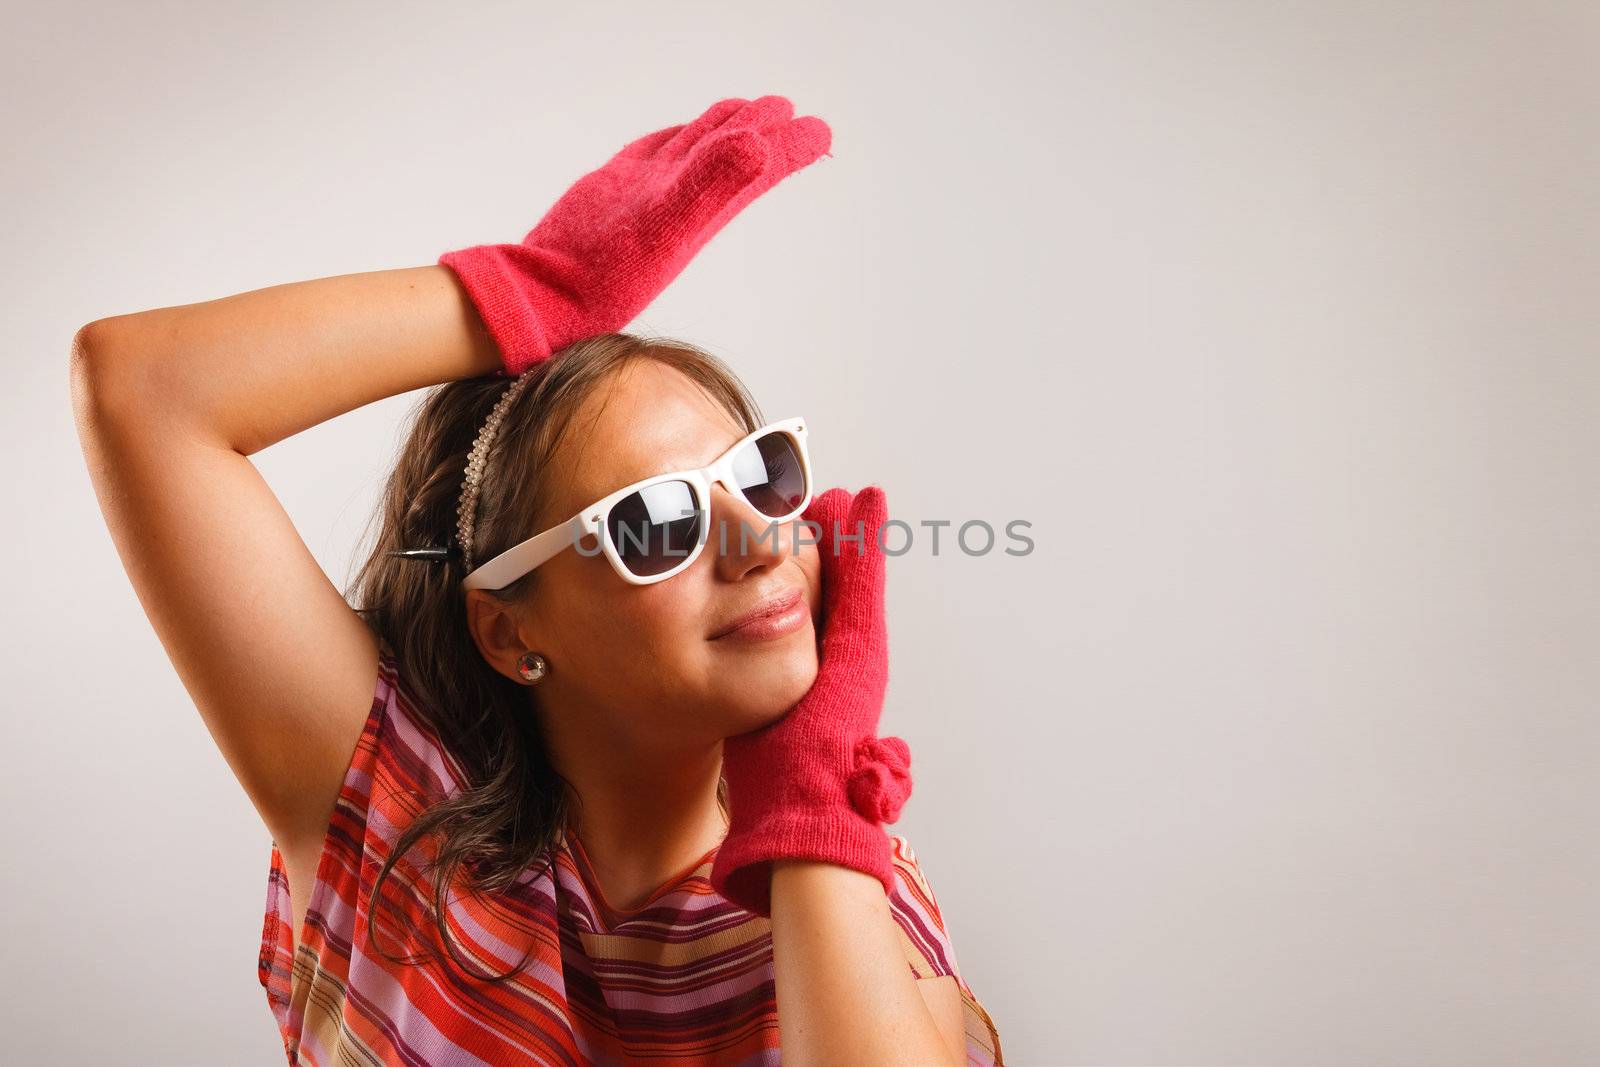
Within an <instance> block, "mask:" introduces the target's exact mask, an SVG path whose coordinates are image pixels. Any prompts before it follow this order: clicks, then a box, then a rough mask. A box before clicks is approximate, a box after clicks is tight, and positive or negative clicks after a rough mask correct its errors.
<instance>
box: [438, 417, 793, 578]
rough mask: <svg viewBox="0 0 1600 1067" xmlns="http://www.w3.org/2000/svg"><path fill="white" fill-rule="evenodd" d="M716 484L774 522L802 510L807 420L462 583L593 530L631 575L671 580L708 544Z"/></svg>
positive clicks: (505, 571) (744, 444) (578, 522)
mask: <svg viewBox="0 0 1600 1067" xmlns="http://www.w3.org/2000/svg"><path fill="white" fill-rule="evenodd" d="M717 482H720V483H722V485H723V486H725V487H726V488H727V490H728V491H729V492H730V493H732V494H734V495H735V496H737V497H739V498H740V499H742V500H744V501H745V502H746V503H747V504H749V505H750V506H751V507H752V508H754V509H755V510H756V511H757V512H759V513H760V514H761V515H762V516H764V517H765V518H766V519H768V520H769V522H771V523H780V522H785V521H787V520H789V519H792V518H794V517H795V516H796V515H799V514H800V513H801V512H803V511H804V510H805V509H806V505H807V504H809V503H811V493H812V485H811V455H810V453H809V451H808V450H807V448H806V421H805V419H803V418H801V417H799V416H798V415H797V416H795V417H794V418H791V419H783V420H780V421H778V422H774V423H769V424H767V425H766V426H763V427H762V428H761V429H759V430H756V431H755V432H754V433H750V434H747V435H746V436H744V437H742V438H740V439H739V440H738V441H737V442H736V443H735V444H734V445H733V447H732V448H730V449H728V450H727V451H726V452H724V453H723V454H722V455H721V456H719V457H718V458H717V459H715V460H713V461H712V462H711V463H709V464H707V465H706V466H704V467H701V468H700V469H699V470H687V471H672V472H670V473H667V474H657V475H654V476H652V477H649V478H645V479H643V480H642V481H637V482H634V483H633V484H631V485H625V486H623V487H622V488H621V489H618V490H617V491H616V492H614V493H611V494H610V495H608V496H604V497H602V498H600V499H599V500H597V501H595V502H594V503H593V504H590V505H589V506H588V507H586V508H584V509H583V510H582V511H580V512H578V513H577V514H576V515H574V516H572V518H570V519H568V520H567V521H566V522H563V523H561V524H560V525H558V526H552V527H551V528H550V529H548V530H546V531H544V532H543V533H540V534H535V535H534V536H532V537H530V538H528V539H527V540H526V541H523V542H521V543H520V544H517V545H514V546H512V547H511V548H508V549H506V550H505V551H504V552H502V553H500V554H499V555H498V556H496V557H494V558H493V559H491V560H489V561H488V562H487V563H484V564H483V565H482V566H480V567H477V568H475V569H474V570H473V571H472V573H470V574H468V575H467V576H466V578H465V579H463V581H462V583H461V584H462V587H463V588H465V589H500V588H503V587H504V586H507V585H510V584H511V583H512V582H514V581H516V580H517V579H518V578H521V577H522V576H523V575H524V574H527V573H528V572H529V571H531V570H533V569H534V568H535V567H537V566H539V565H540V564H542V563H544V562H545V561H546V560H549V559H550V558H552V557H553V556H555V554H556V553H558V552H560V551H561V550H562V549H564V548H567V547H568V546H570V545H576V544H577V543H578V542H579V541H580V540H582V539H583V538H584V537H585V536H587V535H591V534H592V535H593V536H594V537H596V538H597V539H598V540H599V541H600V546H601V548H602V550H603V551H604V552H605V555H606V558H607V559H609V560H610V561H611V566H612V569H614V570H615V571H616V572H617V573H618V574H620V575H621V576H622V578H623V580H624V581H627V582H631V583H633V584H634V585H650V584H652V583H654V582H661V581H665V580H666V579H668V578H671V577H672V576H673V575H674V574H678V573H680V572H682V571H683V570H684V569H685V568H687V567H688V566H689V565H690V564H691V563H693V562H694V561H695V559H697V558H698V557H699V555H700V552H701V550H702V549H703V548H705V545H706V541H707V540H708V539H709V533H710V526H711V523H710V521H709V520H710V515H711V486H712V485H713V484H715V483H717ZM743 535H744V532H743V531H742V530H741V536H743Z"/></svg>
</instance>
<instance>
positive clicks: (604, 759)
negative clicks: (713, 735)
mask: <svg viewBox="0 0 1600 1067" xmlns="http://www.w3.org/2000/svg"><path fill="white" fill-rule="evenodd" d="M552 719H557V720H559V721H558V722H549V721H547V728H546V729H545V731H544V733H545V737H546V739H547V742H548V743H549V745H550V749H551V759H552V762H553V763H554V765H555V767H556V769H557V770H558V771H560V773H561V775H562V777H564V778H565V779H566V780H567V782H568V784H569V785H570V786H571V789H572V792H573V793H575V794H576V796H575V798H574V803H573V805H572V815H571V818H570V820H569V828H570V829H571V830H572V831H573V832H574V833H575V834H577V836H578V837H579V838H581V840H582V843H583V850H584V853H585V854H586V855H587V856H588V858H589V862H590V864H591V866H592V867H593V868H594V874H595V876H596V878H597V879H599V881H600V888H601V891H602V892H603V893H604V894H605V896H606V899H607V900H608V901H609V902H610V903H611V904H612V905H613V906H614V907H617V908H621V909H628V908H632V907H635V906H637V905H638V904H640V903H642V902H643V901H644V900H646V899H648V898H649V896H650V895H651V894H652V893H654V892H655V891H656V890H657V889H659V888H660V887H661V886H662V885H663V884H665V883H666V882H667V881H668V880H669V879H671V878H672V877H673V876H675V875H677V874H679V873H681V872H682V871H683V870H684V868H686V867H688V866H689V865H690V864H691V863H693V862H694V861H695V860H697V859H699V858H700V857H702V856H704V855H705V854H706V853H707V852H709V851H710V850H711V849H712V848H714V847H715V846H716V845H717V844H718V842H720V841H721V840H722V838H723V835H724V834H725V833H726V831H727V821H726V818H725V816H724V815H723V813H722V809H721V806H720V805H719V804H718V802H717V783H718V779H719V778H720V777H721V773H722V742H721V740H717V741H715V742H713V743H709V744H700V745H697V746H690V747H671V748H668V747H664V746H662V745H660V744H643V743H637V742H634V743H630V741H629V740H628V739H625V738H619V737H617V736H615V735H611V736H604V737H602V736H599V735H598V733H596V732H594V731H589V730H583V729H575V728H571V726H570V724H574V723H594V722H597V721H599V720H598V719H596V718H588V717H584V716H570V717H561V716H552ZM563 727H566V728H563Z"/></svg>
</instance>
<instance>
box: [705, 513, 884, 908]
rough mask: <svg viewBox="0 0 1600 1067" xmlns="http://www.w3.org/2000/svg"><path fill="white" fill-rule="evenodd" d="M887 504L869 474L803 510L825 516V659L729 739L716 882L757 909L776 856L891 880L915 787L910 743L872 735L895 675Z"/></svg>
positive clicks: (768, 892) (812, 516)
mask: <svg viewBox="0 0 1600 1067" xmlns="http://www.w3.org/2000/svg"><path fill="white" fill-rule="evenodd" d="M886 517H887V507H886V504H885V501H884V495H883V490H882V489H881V488H879V487H878V486H873V485H869V486H867V487H866V488H865V489H863V490H861V492H859V493H857V494H856V495H855V496H854V497H852V496H851V495H850V494H849V493H847V492H846V491H845V490H843V489H838V488H835V489H830V490H828V491H827V492H825V493H823V494H822V495H821V496H819V497H817V498H816V499H815V500H813V501H812V503H811V506H810V507H808V508H807V509H806V511H805V513H804V515H803V518H805V519H807V520H809V521H812V522H816V523H818V524H819V525H820V526H821V528H822V529H821V531H820V539H819V543H818V546H817V548H818V552H819V553H820V555H821V557H822V586H823V634H822V662H821V664H820V666H819V667H818V670H817V677H816V680H815V681H814V682H813V683H812V685H811V688H810V689H809V690H807V692H806V694H805V696H803V697H802V698H801V699H800V702H799V703H798V704H796V705H795V706H794V707H793V708H792V709H790V710H789V712H788V713H787V714H786V715H785V716H784V717H783V718H782V719H779V720H778V721H777V722H775V723H772V724H770V725H768V726H764V727H762V728H761V729H759V730H754V731H751V732H749V733H745V734H740V735H738V736H735V737H730V738H728V739H727V740H725V741H724V742H723V766H722V770H723V777H724V778H726V779H727V782H728V803H729V807H730V808H731V809H732V810H731V812H730V815H731V821H730V823H729V827H728V835H727V837H726V838H725V839H724V841H723V843H722V848H721V849H720V850H719V851H718V852H717V857H716V862H715V863H714V865H713V866H712V870H711V882H712V884H713V885H714V886H715V887H716V889H717V891H718V892H719V893H721V894H722V895H723V896H725V897H727V898H728V899H729V900H732V901H734V902H736V903H738V904H739V905H740V906H742V907H744V908H746V909H747V910H749V911H752V912H755V913H756V914H758V915H763V916H770V915H771V914H772V903H771V896H772V861H774V860H777V859H805V860H820V861H824V862H828V863H835V864H838V865H840V866H844V867H851V868H854V869H855V870H858V871H863V872H865V873H867V874H871V875H873V876H875V877H876V878H877V879H878V880H879V881H880V882H882V883H883V885H884V890H885V892H888V891H890V890H892V888H893V878H894V872H893V867H892V862H891V857H890V847H889V835H888V834H887V833H886V832H885V831H884V829H883V826H882V824H883V823H892V822H894V821H895V820H896V819H897V818H899V815H900V809H901V807H902V806H903V805H904V804H905V802H906V800H907V798H909V797H910V795H911V749H910V747H909V746H908V745H907V744H906V742H905V741H904V740H902V739H901V738H898V737H884V738H880V737H877V736H875V735H876V732H877V729H878V720H879V717H880V715H881V714H882V711H883V698H884V692H885V690H886V689H887V687H888V682H889V637H888V629H887V626H886V625H885V621H884V555H883V551H882V549H881V548H880V547H879V544H878V538H879V531H880V530H881V528H882V526H883V523H884V520H885V518H886Z"/></svg>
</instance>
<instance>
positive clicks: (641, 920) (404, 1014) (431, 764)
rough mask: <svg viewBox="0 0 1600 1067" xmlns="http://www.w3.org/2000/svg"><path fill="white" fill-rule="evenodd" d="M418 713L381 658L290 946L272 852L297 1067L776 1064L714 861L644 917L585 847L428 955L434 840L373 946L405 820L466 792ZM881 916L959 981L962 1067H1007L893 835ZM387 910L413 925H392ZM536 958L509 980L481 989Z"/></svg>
mask: <svg viewBox="0 0 1600 1067" xmlns="http://www.w3.org/2000/svg"><path fill="white" fill-rule="evenodd" d="M426 721H427V720H426V719H425V718H423V717H420V716H419V715H418V714H417V713H416V706H415V704H414V703H413V701H412V700H411V698H410V696H409V695H408V694H407V692H406V691H405V689H404V688H403V686H402V685H401V681H400V672H399V670H398V668H397V664H396V661H395V658H394V656H393V655H392V653H391V652H390V650H389V649H388V647H387V646H384V648H383V650H382V653H381V655H380V658H379V667H378V680H377V690H376V693H375V694H374V697H373V703H372V709H371V711H370V713H369V714H368V717H367V721H366V724H365V726H364V727H363V729H362V734H361V739H360V741H359V742H358V744H357V745H356V749H355V754H354V756H353V758H352V760H351V763H350V767H349V770H348V771H347V772H346V774H345V779H344V783H343V786H342V787H341V789H340V793H339V799H338V802H337V803H336V805H335V808H334V812H333V816H332V819H331V820H330V822H329V826H328V832H327V837H326V839H325V841H324V845H323V852H322V856H321V859H320V861H319V864H318V870H317V878H316V883H315V885H314V887H313V889H312V891H311V900H310V904H309V907H308V909H307V913H306V920H305V924H304V927H303V929H302V930H301V931H300V932H299V933H300V935H301V936H300V938H299V939H298V940H296V939H295V938H294V936H293V934H294V931H293V930H292V929H291V928H292V925H293V918H292V916H293V912H292V911H291V909H290V903H289V884H288V879H287V877H286V875H285V873H284V867H283V859H282V856H281V855H280V853H279V851H278V849H277V847H276V845H274V846H273V848H272V854H271V864H270V869H269V872H268V878H267V900H266V914H265V922H264V924H263V927H262V933H261V951H260V955H259V957H258V962H257V976H258V978H259V980H260V982H261V985H262V987H263V989H264V990H265V991H266V995H267V1003H268V1005H269V1007H270V1008H271V1010H272V1013H273V1016H274V1017H275V1018H276V1020H277V1024H278V1030H279V1032H280V1034H281V1036H282V1038H283V1044H284V1052H285V1054H286V1055H287V1056H288V1061H289V1064H290V1065H291V1067H294V1065H297V1064H305V1065H319V1067H322V1065H326V1067H333V1065H340V1067H350V1065H365V1064H404V1065H412V1067H420V1065H435V1064H452V1065H454V1064H463V1065H477V1064H485V1065H494V1067H513V1065H523V1064H539V1065H548V1064H595V1065H612V1064H618V1065H620V1064H628V1063H640V1062H649V1063H652V1064H658V1065H662V1067H674V1065H680V1064H703V1065H710V1067H736V1065H738V1067H745V1065H756V1064H776V1063H778V1062H779V1048H778V1016H777V1000H776V993H775V988H776V987H775V984H774V980H773V960H772V937H771V931H772V924H771V920H770V919H766V918H763V917H761V916H758V915H754V914H752V913H751V912H748V911H745V910H744V909H743V908H740V907H739V906H737V905H735V904H733V903H731V902H730V901H728V900H726V899H724V898H723V897H722V896H721V895H720V894H718V893H717V892H716V891H715V890H714V889H713V888H712V886H711V881H710V877H711V865H712V860H713V858H714V857H715V855H716V849H712V850H711V851H710V852H707V853H706V854H705V855H704V856H702V857H701V858H700V859H699V861H698V862H696V863H695V864H693V865H692V866H691V867H690V868H689V869H687V870H685V871H683V872H682V873H681V874H680V875H678V876H677V877H675V878H673V879H670V880H669V881H668V882H667V883H666V884H665V885H663V886H662V887H661V888H660V889H658V890H657V891H656V893H655V894H654V895H652V896H651V898H650V899H649V900H647V901H646V902H645V903H644V904H643V905H641V906H640V907H638V908H636V909H633V910H630V911H620V910H618V909H616V908H614V907H612V906H611V904H610V903H609V902H608V901H606V899H605V897H604V896H603V894H601V893H600V892H599V890H598V889H597V879H596V878H595V877H594V872H593V868H592V866H591V864H590V862H589V859H588V856H587V855H586V854H585V853H584V851H583V846H582V842H581V841H580V840H579V839H578V837H577V836H576V835H572V834H568V835H566V836H565V839H564V841H563V842H562V844H561V846H560V847H559V848H558V849H556V850H555V851H554V855H553V859H554V863H553V864H551V865H549V866H546V865H545V864H543V863H540V864H536V865H535V866H534V867H533V868H532V869H530V870H528V871H525V872H523V876H522V877H521V878H520V879H519V880H518V881H517V883H516V884H515V885H514V886H512V888H511V889H510V890H508V891H506V892H503V893H498V894H493V895H488V896H477V895H473V894H469V893H467V892H466V891H465V889H464V887H463V888H460V889H458V888H457V887H456V886H451V887H450V892H449V893H448V894H446V899H447V902H448V907H447V918H448V922H449V926H450V930H451V934H452V943H453V946H454V948H455V951H456V953H457V954H458V955H461V956H463V957H464V958H466V959H467V960H468V961H469V964H470V967H471V972H470V973H469V971H465V970H463V969H462V968H461V967H460V966H458V965H457V964H455V963H453V962H451V961H449V959H448V957H447V956H446V957H445V959H444V962H441V961H440V959H439V958H426V959H420V958H421V957H427V956H428V955H429V951H428V950H429V949H434V950H438V949H440V948H441V946H440V944H439V941H438V937H437V930H436V928H435V927H434V925H433V923H432V921H431V919H430V917H429V912H428V901H429V898H430V896H431V892H430V890H431V884H430V883H429V881H428V880H427V878H426V877H425V876H426V869H427V868H426V860H427V859H428V857H429V856H430V855H432V852H431V851H429V849H430V847H431V846H430V845H428V844H419V845H417V846H414V847H413V849H412V850H411V851H409V852H408V853H407V854H406V855H405V856H403V857H402V858H401V859H400V860H399V861H397V862H396V864H395V866H394V868H393V870H392V871H391V872H390V875H389V878H388V879H387V880H386V881H385V883H384V888H383V894H384V897H385V899H386V900H389V901H392V902H393V903H394V904H395V905H396V907H395V908H394V910H393V911H390V910H389V909H388V908H385V909H384V911H383V912H382V913H381V914H380V916H379V926H378V929H377V935H378V943H379V945H380V946H382V947H383V948H385V949H387V950H388V952H389V953H390V954H391V955H394V956H397V957H400V958H401V959H405V958H406V957H408V956H413V957H418V958H419V959H420V962H414V963H410V964H407V963H400V962H393V961H390V960H388V959H385V958H384V957H383V956H382V955H381V954H379V953H377V952H375V951H372V950H371V949H370V947H369V946H368V944H367V928H368V925H369V920H370V917H371V913H370V911H369V903H368V901H369V895H370V893H371V890H372V885H373V883H374V881H375V880H376V876H377V873H378V871H379V870H380V869H381V867H382V865H383V863H384V862H385V861H386V860H387V859H388V857H389V854H390V852H391V846H392V844H393V843H394V841H395V840H396V839H397V837H398V835H399V833H400V832H401V831H402V830H403V829H404V828H405V826H406V825H407V824H408V823H409V822H410V820H411V819H413V818H415V817H416V815H417V814H418V813H419V812H420V811H421V810H423V808H424V807H425V806H426V804H428V803H431V802H432V801H433V800H434V799H436V798H437V797H439V796H444V795H448V794H449V793H450V792H452V791H453V790H454V789H457V788H459V783H460V782H461V781H462V775H461V773H460V768H459V765H458V764H456V762H455V761H454V760H453V759H452V758H451V756H450V754H449V753H448V752H447V751H446V750H445V748H444V747H443V746H442V745H441V743H440V741H439V738H438V737H437V735H436V734H434V733H433V732H432V731H431V730H430V729H429V728H428V727H427V726H426ZM891 842H892V844H893V854H894V867H895V891H894V892H893V893H892V894H891V895H890V910H891V913H892V914H893V916H894V919H895V922H896V925H897V926H898V928H899V931H900V941H901V947H902V948H903V950H904V952H905V956H906V961H907V964H908V965H909V966H910V968H911V971H912V973H913V974H914V975H915V976H916V977H917V978H919V979H920V978H932V977H936V976H940V975H951V976H954V977H955V979H956V983H957V985H958V986H959V988H960V991H961V996H962V1003H963V1006H964V1018H965V1030H966V1042H967V1062H968V1063H969V1064H1000V1063H1003V1060H1002V1058H1001V1053H1000V1038H999V1034H998V1032H997V1031H996V1029H995V1025H994V1022H993V1020H992V1019H991V1018H990V1016H989V1014H988V1012H987V1011H986V1010H985V1009H984V1008H983V1006H982V1005H981V1004H980V1003H979V1002H978V1000H977V998H976V997H975V996H974V994H973V992H972V990H971V988H970V987H968V985H967V983H966V981H965V979H963V978H962V977H961V974H960V972H959V970H958V969H957V961H956V954H955V947H954V945H953V944H952V942H951V939H950V936H949V933H948V931H947V929H946V926H945V922H944V918H943V916H942V914H941V913H940V909H939V904H938V901H937V899H936V898H935V897H934V894H933V890H932V888H931V887H930V886H929V884H928V880H927V878H926V876H925V875H924V873H923V871H922V868H921V866H920V865H919V863H918V862H917V858H916V854H915V853H914V852H913V851H912V848H911V845H910V844H909V842H907V841H906V839H905V838H904V837H903V836H900V835H891ZM393 915H401V916H404V917H405V919H406V921H405V922H404V924H403V925H402V924H397V923H396V922H395V921H394V919H393V918H392V916H393ZM524 957H526V958H527V959H528V961H529V962H528V964H527V966H526V967H524V968H523V969H522V970H521V971H520V972H519V973H518V974H516V975H515V976H514V977H512V978H510V979H507V980H505V981H501V982H495V981H490V980H488V976H489V975H498V974H502V973H504V972H506V971H509V970H511V969H512V968H514V967H515V966H516V965H517V964H518V963H519V962H520V961H522V960H523V959H524Z"/></svg>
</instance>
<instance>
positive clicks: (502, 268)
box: [438, 245, 553, 378]
mask: <svg viewBox="0 0 1600 1067" xmlns="http://www.w3.org/2000/svg"><path fill="white" fill-rule="evenodd" d="M513 249H518V250H520V249H521V246H517V245H510V246H508V245H474V246H473V247H471V248H462V249H457V250H456V251H453V252H446V253H445V254H444V255H442V256H440V257H439V260H438V263H439V265H440V266H443V267H448V268H449V269H450V270H451V271H452V272H454V274H455V276H456V277H457V278H459V279H460V280H461V284H462V286H463V287H464V288H465V289H466V291H467V295H468V296H470V297H471V298H472V303H473V306H474V307H476V308H477V309H478V314H479V316H480V317H482V319H483V323H484V325H485V326H486V327H488V329H489V335H490V336H491V337H493V338H494V343H495V344H496V345H497V346H498V347H499V349H500V358H501V364H502V370H501V371H500V375H501V376H502V377H509V378H515V377H517V376H519V375H521V374H522V372H523V371H525V370H527V369H528V368H529V367H531V366H533V365H534V364H535V363H538V362H540V361H541V360H545V359H548V358H550V353H551V352H552V351H553V349H552V347H551V338H550V336H549V334H548V333H547V326H548V325H551V324H552V323H551V319H550V317H549V313H548V311H547V310H546V309H544V308H541V307H540V306H539V301H538V299H537V296H536V293H535V288H536V287H535V285H534V284H533V283H532V282H531V281H530V279H529V278H528V276H527V275H526V274H525V273H524V272H523V271H522V270H521V269H520V268H519V267H518V265H517V264H516V263H514V262H512V261H511V259H510V256H509V255H508V253H509V252H511V251H512V250H513Z"/></svg>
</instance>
